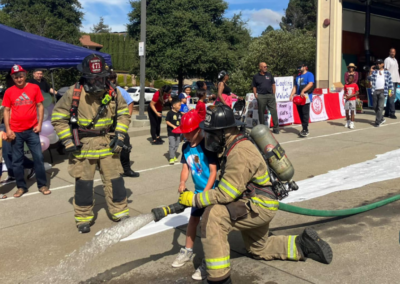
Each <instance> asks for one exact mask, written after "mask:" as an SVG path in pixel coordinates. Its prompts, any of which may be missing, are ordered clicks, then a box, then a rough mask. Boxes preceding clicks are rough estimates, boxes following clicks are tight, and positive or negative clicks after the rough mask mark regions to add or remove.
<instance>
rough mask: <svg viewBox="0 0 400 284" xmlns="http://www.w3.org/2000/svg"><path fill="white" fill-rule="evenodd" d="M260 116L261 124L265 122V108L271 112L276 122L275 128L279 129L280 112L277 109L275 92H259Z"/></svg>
mask: <svg viewBox="0 0 400 284" xmlns="http://www.w3.org/2000/svg"><path fill="white" fill-rule="evenodd" d="M257 102H258V117H259V119H260V124H261V125H264V124H265V116H264V114H265V110H266V108H268V110H269V111H270V112H271V116H272V121H273V123H274V129H279V119H278V112H277V110H276V99H275V95H274V94H258V99H257Z"/></svg>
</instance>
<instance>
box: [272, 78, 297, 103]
mask: <svg viewBox="0 0 400 284" xmlns="http://www.w3.org/2000/svg"><path fill="white" fill-rule="evenodd" d="M275 86H276V93H275V97H276V101H277V102H288V101H289V99H290V94H291V93H292V90H293V77H277V78H275Z"/></svg>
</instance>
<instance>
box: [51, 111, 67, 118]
mask: <svg viewBox="0 0 400 284" xmlns="http://www.w3.org/2000/svg"><path fill="white" fill-rule="evenodd" d="M51 116H60V117H69V114H64V113H60V112H53V113H52V114H51Z"/></svg>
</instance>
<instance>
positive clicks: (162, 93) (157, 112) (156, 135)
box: [147, 85, 172, 145]
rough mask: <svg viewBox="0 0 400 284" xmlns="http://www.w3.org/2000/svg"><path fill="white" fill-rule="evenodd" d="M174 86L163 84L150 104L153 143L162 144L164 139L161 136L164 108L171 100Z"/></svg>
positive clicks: (148, 109) (148, 110)
mask: <svg viewBox="0 0 400 284" xmlns="http://www.w3.org/2000/svg"><path fill="white" fill-rule="evenodd" d="M171 91H172V88H171V86H169V85H165V86H163V87H162V88H161V89H160V90H158V91H157V92H155V93H154V95H153V99H152V100H151V102H150V106H149V107H148V108H147V112H148V113H149V120H150V133H151V138H152V139H153V141H152V144H153V145H161V144H162V143H164V140H162V139H161V137H160V131H161V121H162V110H163V107H164V105H165V104H166V103H167V102H171V100H172V99H171Z"/></svg>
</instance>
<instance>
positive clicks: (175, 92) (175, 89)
mask: <svg viewBox="0 0 400 284" xmlns="http://www.w3.org/2000/svg"><path fill="white" fill-rule="evenodd" d="M171 87H172V91H171V97H177V96H178V95H179V93H178V91H179V86H178V85H172V86H171Z"/></svg>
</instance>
